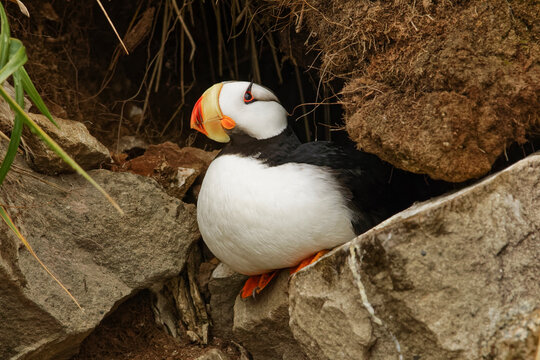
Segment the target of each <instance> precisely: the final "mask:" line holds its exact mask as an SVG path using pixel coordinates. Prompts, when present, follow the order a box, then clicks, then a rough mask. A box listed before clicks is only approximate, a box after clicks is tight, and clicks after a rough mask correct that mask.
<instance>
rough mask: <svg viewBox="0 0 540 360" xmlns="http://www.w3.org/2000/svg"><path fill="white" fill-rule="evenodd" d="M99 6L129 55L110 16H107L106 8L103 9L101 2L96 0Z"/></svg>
mask: <svg viewBox="0 0 540 360" xmlns="http://www.w3.org/2000/svg"><path fill="white" fill-rule="evenodd" d="M96 1H97V3H98V5H99V7H100V8H101V11H103V14H105V17H106V18H107V21H108V22H109V24H111V27H112V29H113V31H114V33H115V34H116V37H117V38H118V41H120V44H121V45H122V47H123V48H124V51H125V52H126V54H128V55H129V51H128V49H127V47H126V45H125V44H124V42H123V41H122V38H121V37H120V35H119V34H118V31H116V27H115V26H114V24H113V22H112V20H111V18H110V17H109V14H107V10H105V8H104V7H103V4H102V3H101V1H100V0H96Z"/></svg>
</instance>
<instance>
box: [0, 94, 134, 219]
mask: <svg viewBox="0 0 540 360" xmlns="http://www.w3.org/2000/svg"><path fill="white" fill-rule="evenodd" d="M0 95H1V96H2V97H3V98H4V99H5V100H6V101H7V102H8V104H9V106H10V107H11V109H13V111H15V113H16V114H18V115H20V116H22V118H23V121H24V123H25V124H26V125H27V126H28V127H29V128H30V130H32V132H33V133H35V134H36V135H37V136H39V137H40V138H41V139H42V140H43V141H44V142H45V143H46V144H47V145H48V146H49V147H50V148H51V150H53V151H54V152H55V153H56V154H57V155H58V156H60V158H61V159H62V160H64V161H65V162H66V163H67V164H68V165H69V166H71V167H72V168H73V170H75V171H76V172H77V173H79V174H80V175H81V176H82V177H84V178H85V179H86V180H88V182H90V184H92V185H93V186H94V187H95V188H96V189H97V190H98V191H99V192H101V193H102V194H103V196H105V198H107V200H109V202H110V203H111V204H112V206H114V207H115V209H116V210H118V212H119V213H120V214H122V215H123V214H124V212H123V211H122V209H121V208H120V206H119V205H118V204H117V203H116V201H114V199H113V198H112V197H111V196H110V195H109V194H107V192H106V191H105V190H104V189H103V188H102V187H101V186H100V185H99V184H98V183H96V182H95V181H94V179H92V178H91V177H90V175H88V173H87V172H86V171H84V170H83V168H81V167H80V166H79V164H77V163H76V162H75V160H73V159H72V158H71V157H70V156H69V155H68V154H67V153H66V152H65V151H64V150H63V149H62V148H61V147H60V146H59V145H58V144H57V143H56V142H55V141H54V140H53V139H51V137H50V136H49V135H47V133H46V132H44V131H43V129H41V128H40V127H39V125H38V124H36V123H35V122H34V120H32V119H31V118H30V117H29V116H28V114H26V113H25V112H24V110H23V109H22V108H21V107H20V106H19V105H18V104H17V103H16V102H15V101H14V100H13V99H12V98H11V97H10V96H9V94H8V93H6V90H5V89H4V88H3V87H2V86H1V85H0Z"/></svg>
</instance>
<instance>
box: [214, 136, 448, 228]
mask: <svg viewBox="0 0 540 360" xmlns="http://www.w3.org/2000/svg"><path fill="white" fill-rule="evenodd" d="M233 154H234V155H238V156H249V157H253V158H257V159H258V160H260V161H262V162H263V163H265V164H266V165H268V166H279V165H283V164H286V163H300V164H310V165H315V166H319V167H323V168H325V169H326V170H327V171H328V172H330V173H331V174H332V175H333V176H334V178H335V179H336V181H337V182H338V184H339V186H340V189H341V192H342V194H343V196H344V197H345V198H346V200H347V204H348V206H349V208H350V209H351V210H352V211H353V213H354V215H355V216H354V219H353V221H352V225H353V228H354V231H355V233H356V234H357V235H358V234H360V233H363V232H365V231H366V230H368V229H370V228H371V227H373V226H375V225H376V224H378V223H379V222H381V221H383V220H385V219H386V218H388V217H390V216H391V215H393V214H395V213H397V212H399V211H401V210H403V209H405V208H406V207H408V206H410V205H411V204H412V203H413V202H414V201H419V200H425V199H427V198H429V197H431V196H434V195H437V194H440V193H441V192H442V188H441V186H440V184H439V183H436V182H431V183H430V182H428V180H427V179H426V178H425V177H424V176H422V175H416V174H411V173H407V172H405V171H402V170H399V169H396V168H394V167H393V166H391V165H390V164H388V163H386V162H384V161H382V160H380V159H379V158H378V157H376V156H374V155H371V154H368V153H365V152H362V151H358V150H356V149H354V147H352V146H350V147H346V146H340V145H337V144H335V143H332V142H328V141H315V142H310V143H305V144H302V143H301V142H300V141H299V140H298V138H297V137H296V135H295V134H294V132H293V131H292V129H291V128H290V127H287V128H286V129H285V130H284V131H283V132H282V133H280V134H279V135H277V136H274V137H271V138H268V139H264V140H257V139H255V138H252V137H250V136H248V135H246V134H243V133H236V134H234V136H232V137H231V142H230V143H228V144H227V145H226V146H225V147H224V148H223V150H222V152H221V153H220V155H219V156H222V155H233Z"/></svg>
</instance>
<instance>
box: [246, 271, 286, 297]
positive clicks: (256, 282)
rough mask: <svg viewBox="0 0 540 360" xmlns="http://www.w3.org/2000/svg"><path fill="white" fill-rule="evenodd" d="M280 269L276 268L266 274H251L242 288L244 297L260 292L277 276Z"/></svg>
mask: <svg viewBox="0 0 540 360" xmlns="http://www.w3.org/2000/svg"><path fill="white" fill-rule="evenodd" d="M278 271H279V270H274V271H271V272H269V273H266V274H261V275H253V276H250V277H249V279H247V280H246V283H245V284H244V287H243V288H242V299H245V298H248V297H250V296H253V297H255V295H257V294H259V293H260V292H261V291H262V289H264V288H265V287H266V285H268V284H269V283H270V281H271V280H272V279H273V278H274V277H275V276H276V274H277V273H278Z"/></svg>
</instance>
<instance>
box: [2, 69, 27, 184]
mask: <svg viewBox="0 0 540 360" xmlns="http://www.w3.org/2000/svg"><path fill="white" fill-rule="evenodd" d="M13 82H14V88H15V101H17V103H18V104H19V105H22V104H24V89H23V87H22V83H21V76H20V74H19V71H17V72H15V74H13ZM23 124H24V122H23V119H22V117H21V116H20V115H18V114H17V115H15V120H14V122H13V129H12V130H11V139H10V140H9V145H8V149H7V152H6V155H5V156H4V160H3V161H2V165H1V166H0V185H2V183H3V182H4V179H5V178H6V175H7V173H8V171H9V169H10V168H11V164H12V163H13V160H14V159H15V155H17V149H18V148H19V144H20V142H21V136H22V130H23Z"/></svg>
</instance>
